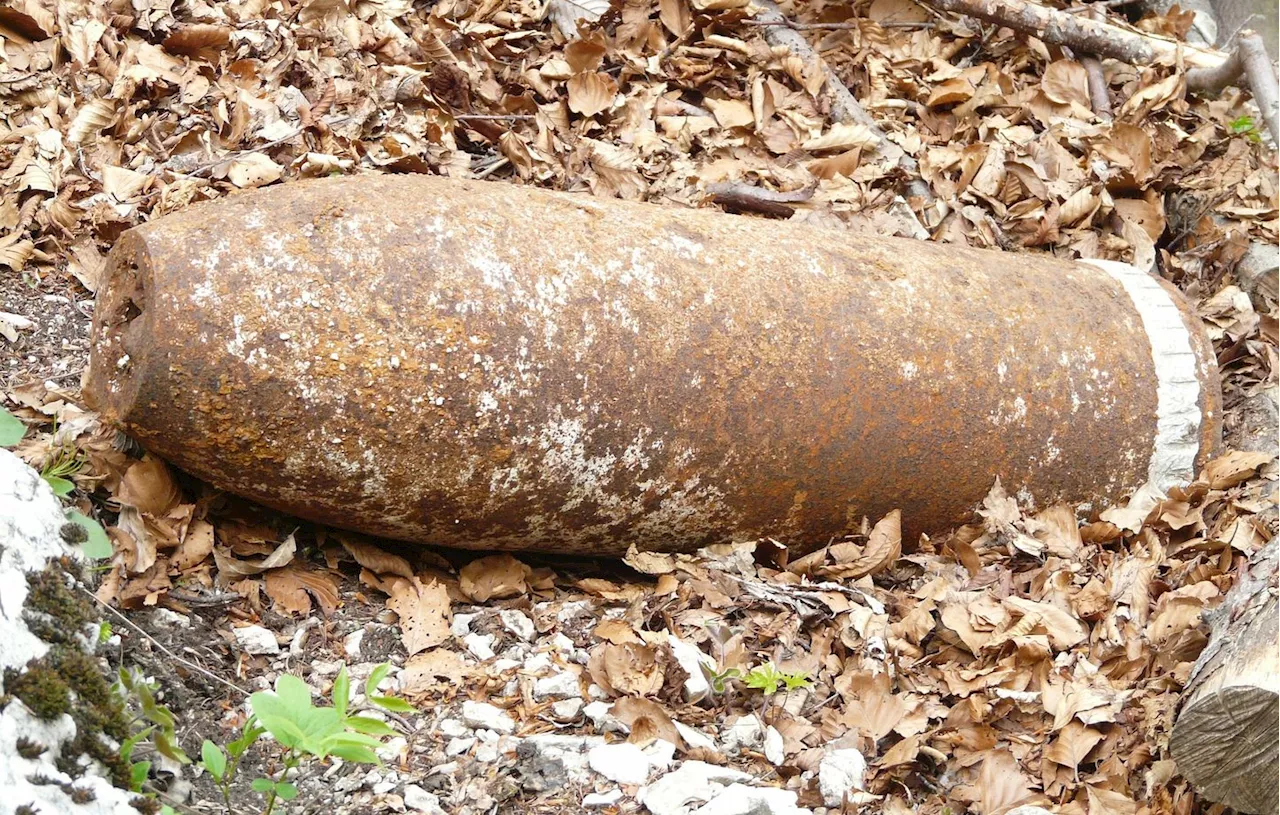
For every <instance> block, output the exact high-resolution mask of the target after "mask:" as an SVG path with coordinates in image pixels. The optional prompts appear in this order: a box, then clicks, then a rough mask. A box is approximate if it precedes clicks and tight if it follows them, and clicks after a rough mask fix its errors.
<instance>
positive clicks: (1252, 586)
mask: <svg viewBox="0 0 1280 815" xmlns="http://www.w3.org/2000/svg"><path fill="white" fill-rule="evenodd" d="M1277 554H1278V550H1277V539H1276V538H1272V539H1271V542H1270V543H1268V544H1267V545H1266V546H1264V547H1263V548H1262V549H1260V550H1259V551H1258V552H1256V553H1255V554H1254V555H1253V557H1252V558H1250V561H1249V565H1248V567H1247V568H1246V569H1245V570H1244V571H1243V572H1242V574H1241V575H1240V577H1239V579H1238V580H1237V581H1236V585H1235V586H1234V587H1233V588H1232V589H1231V591H1230V592H1228V593H1227V596H1226V599H1224V600H1223V602H1222V605H1220V606H1219V607H1218V608H1217V609H1215V610H1214V612H1213V613H1212V615H1211V626H1212V631H1211V632H1210V635H1209V645H1208V646H1207V647H1206V648H1205V650H1204V651H1203V652H1201V654H1200V658H1199V659H1198V660H1196V664H1195V666H1194V667H1193V668H1192V669H1191V678H1190V679H1189V680H1188V682H1187V687H1186V688H1185V690H1184V691H1183V697H1182V699H1183V701H1182V711H1181V712H1180V713H1179V714H1178V718H1177V720H1176V721H1175V723H1174V725H1173V732H1172V734H1171V735H1170V738H1169V749H1170V751H1171V752H1172V754H1173V759H1174V762H1176V764H1177V767H1178V772H1180V773H1181V774H1182V775H1184V776H1185V777H1186V778H1187V779H1188V780H1189V781H1191V782H1192V783H1193V784H1195V785H1196V787H1197V788H1198V789H1199V790H1200V792H1201V793H1202V794H1203V795H1204V796H1205V797H1206V798H1208V799H1209V800H1210V801H1215V802H1218V803H1222V804H1226V805H1227V806H1229V807H1231V808H1233V809H1237V810H1241V811H1243V812H1251V813H1273V812H1275V811H1276V805H1277V786H1278V784H1277V781H1278V779H1280V769H1278V767H1280V764H1278V762H1277V757H1276V747H1277V713H1278V711H1280V705H1278V702H1277V700H1278V699H1280V676H1278V675H1277V673H1276V662H1277V661H1278V660H1280V647H1278V646H1277V644H1276V630H1277V619H1278V617H1277V610H1276V581H1277V573H1278V572H1280V559H1278V558H1277Z"/></svg>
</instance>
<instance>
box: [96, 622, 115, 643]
mask: <svg viewBox="0 0 1280 815" xmlns="http://www.w3.org/2000/svg"><path fill="white" fill-rule="evenodd" d="M111 633H112V632H111V623H109V622H107V621H106V620H103V621H102V622H100V623H98V644H99V645H102V644H104V643H106V641H107V640H109V639H111Z"/></svg>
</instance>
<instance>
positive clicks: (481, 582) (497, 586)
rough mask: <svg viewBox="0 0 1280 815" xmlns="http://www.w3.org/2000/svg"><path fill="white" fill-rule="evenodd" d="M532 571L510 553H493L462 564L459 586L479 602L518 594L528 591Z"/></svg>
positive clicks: (464, 592) (459, 573) (463, 591)
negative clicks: (464, 564)
mask: <svg viewBox="0 0 1280 815" xmlns="http://www.w3.org/2000/svg"><path fill="white" fill-rule="evenodd" d="M532 572H533V570H532V569H530V568H529V567H528V566H526V565H525V564H523V563H521V562H520V561H518V560H516V559H515V558H514V557H512V556H511V555H490V556H488V557H482V558H479V559H478V560H473V561H471V562H470V563H468V564H467V565H466V566H463V567H462V570H461V571H460V572H458V582H459V588H460V589H461V590H462V593H463V594H465V595H466V596H467V597H469V598H470V599H472V600H474V601H475V602H477V603H483V602H486V601H488V600H501V599H503V598H506V597H519V596H520V595H522V594H524V593H525V592H527V591H528V590H529V586H528V580H529V576H530V575H531V574H532Z"/></svg>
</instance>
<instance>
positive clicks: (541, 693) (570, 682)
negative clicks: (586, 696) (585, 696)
mask: <svg viewBox="0 0 1280 815" xmlns="http://www.w3.org/2000/svg"><path fill="white" fill-rule="evenodd" d="M581 697H582V686H581V685H579V683H578V677H576V676H574V675H573V674H571V673H569V672H568V671H566V672H564V673H558V674H552V675H551V676H544V677H543V678H541V679H539V680H538V681H537V682H535V683H533V698H534V699H538V700H542V699H574V698H581Z"/></svg>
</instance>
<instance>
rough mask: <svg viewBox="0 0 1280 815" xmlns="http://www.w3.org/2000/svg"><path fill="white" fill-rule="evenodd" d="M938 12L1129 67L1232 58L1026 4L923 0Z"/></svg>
mask: <svg viewBox="0 0 1280 815" xmlns="http://www.w3.org/2000/svg"><path fill="white" fill-rule="evenodd" d="M923 2H924V3H925V4H926V5H929V6H932V7H933V8H935V9H938V10H939V11H949V12H951V13H953V14H967V15H969V16H970V17H977V18H979V19H981V20H986V21H987V22H991V23H996V24H998V25H1002V26H1006V27H1008V28H1012V29H1014V30H1015V31H1021V32H1024V33H1027V34H1031V35H1032V36H1034V37H1036V38H1038V39H1041V40H1044V41H1045V42H1047V43H1049V44H1050V45H1065V46H1067V47H1068V48H1071V49H1072V50H1074V51H1077V52H1079V53H1082V54H1094V55H1097V56H1100V57H1111V58H1112V59H1118V60H1123V61H1124V62H1128V63H1130V64H1132V65H1151V64H1153V63H1156V62H1168V63H1171V64H1172V63H1173V62H1175V61H1176V60H1177V59H1178V57H1179V56H1181V57H1182V60H1183V63H1184V64H1185V65H1187V66H1188V67H1191V68H1217V67H1218V66H1220V65H1221V64H1222V63H1224V62H1226V61H1227V60H1228V59H1229V58H1230V55H1229V54H1227V53H1225V52H1222V51H1219V50H1217V49H1214V48H1202V47H1199V46H1195V45H1188V44H1187V43H1184V42H1178V41H1177V40H1172V39H1168V38H1166V37H1159V36H1156V35H1155V34H1148V33H1146V32H1142V31H1133V30H1131V29H1127V28H1121V27H1120V26H1116V25H1111V24H1110V23H1104V22H1098V21H1097V20H1090V19H1084V18H1083V15H1073V14H1068V13H1067V12H1065V11H1058V10H1056V9H1051V8H1046V7H1045V6H1041V5H1038V4H1036V3H1029V2H1026V0H923Z"/></svg>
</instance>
